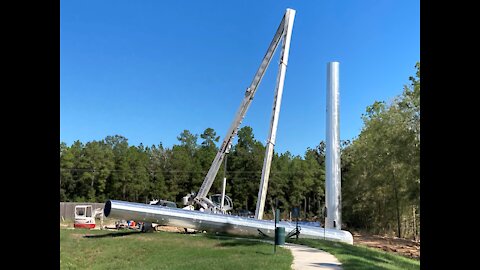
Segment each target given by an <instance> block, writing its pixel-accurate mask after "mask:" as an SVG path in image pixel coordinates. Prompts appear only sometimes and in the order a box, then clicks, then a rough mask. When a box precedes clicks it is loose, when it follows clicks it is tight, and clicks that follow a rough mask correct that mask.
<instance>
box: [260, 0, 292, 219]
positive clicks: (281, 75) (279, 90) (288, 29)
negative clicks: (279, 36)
mask: <svg viewBox="0 0 480 270" xmlns="http://www.w3.org/2000/svg"><path fill="white" fill-rule="evenodd" d="M285 17H286V18H287V19H286V20H285V25H284V27H285V28H284V29H285V30H284V31H285V32H284V39H283V46H282V53H281V54H280V64H279V67H278V69H279V72H278V77H277V86H276V88H275V98H274V100H273V110H272V120H271V122H270V134H269V136H268V141H267V147H266V149H265V158H264V160H263V168H262V179H261V181H260V188H259V189H258V198H257V207H256V209H255V218H256V219H262V218H263V208H264V207H265V199H266V197H267V188H268V179H269V177H270V166H271V165H272V156H273V147H274V146H275V139H276V137H277V126H278V115H279V114H280V104H281V103H282V94H283V82H284V81H285V73H286V72H287V64H288V53H289V51H290V39H291V38H292V28H293V20H294V18H295V10H292V9H287V13H286V14H285Z"/></svg>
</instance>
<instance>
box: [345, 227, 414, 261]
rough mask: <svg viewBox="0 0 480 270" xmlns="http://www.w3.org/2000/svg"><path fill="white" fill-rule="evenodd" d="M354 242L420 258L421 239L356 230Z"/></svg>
mask: <svg viewBox="0 0 480 270" xmlns="http://www.w3.org/2000/svg"><path fill="white" fill-rule="evenodd" d="M352 235H353V243H354V244H359V245H364V246H368V247H371V248H377V249H381V250H384V251H386V252H391V253H395V254H398V255H402V256H405V257H408V258H413V259H420V241H414V240H409V239H403V238H397V237H387V236H380V235H368V234H365V233H358V232H354V233H352Z"/></svg>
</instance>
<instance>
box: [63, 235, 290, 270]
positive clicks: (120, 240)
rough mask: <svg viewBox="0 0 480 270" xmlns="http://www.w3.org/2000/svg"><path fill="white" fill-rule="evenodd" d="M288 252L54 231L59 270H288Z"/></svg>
mask: <svg viewBox="0 0 480 270" xmlns="http://www.w3.org/2000/svg"><path fill="white" fill-rule="evenodd" d="M292 261H293V257H292V255H291V253H290V251H288V250H285V249H278V248H277V253H276V254H273V246H272V245H271V244H267V243H262V242H258V241H249V240H246V239H224V238H221V237H215V236H212V235H205V234H178V233H168V232H155V233H139V232H136V231H119V232H113V231H97V230H94V231H90V230H83V229H75V230H68V229H60V268H61V269H188V270H191V269H208V270H212V269H232V270H233V269H290V266H291V264H292Z"/></svg>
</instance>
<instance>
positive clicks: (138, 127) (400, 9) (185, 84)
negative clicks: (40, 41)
mask: <svg viewBox="0 0 480 270" xmlns="http://www.w3.org/2000/svg"><path fill="white" fill-rule="evenodd" d="M286 8H293V9H295V10H296V16H295V22H294V26H293V33H292V41H291V48H290V57H289V63H288V68H287V73H286V78H285V87H284V93H283V99H282V105H281V111H280V118H279V124H278V131H277V141H276V146H275V151H277V152H285V151H287V150H288V151H290V152H291V153H293V154H296V155H297V154H298V155H303V154H304V152H305V150H306V149H307V147H315V146H316V145H318V143H319V142H320V141H321V140H324V139H325V122H326V108H325V104H326V65H327V63H328V62H330V61H339V62H340V137H341V139H353V138H355V137H356V136H358V134H359V133H360V130H361V128H362V125H363V123H362V120H361V118H360V117H361V115H362V113H364V112H365V108H366V106H368V105H370V104H372V103H373V102H374V101H375V100H379V101H380V100H386V101H388V100H390V99H392V98H393V97H394V96H396V95H399V94H401V92H402V89H403V85H405V84H408V83H409V81H408V77H409V76H412V75H414V74H415V68H414V65H415V63H416V62H417V61H419V60H420V3H419V0H415V1H410V0H408V1H403V0H396V1H393V0H392V1H389V0H376V1H374V0H363V1H333V0H331V1H278V0H277V1H208V0H205V1H65V0H63V1H61V2H60V140H61V141H63V142H66V143H67V144H69V145H70V144H71V143H73V142H74V141H75V140H80V141H82V142H88V141H92V140H101V139H103V138H105V137H106V136H107V135H115V134H119V135H123V136H125V137H126V138H128V140H129V143H130V144H133V145H138V144H140V143H143V144H144V145H152V144H159V143H160V142H162V143H163V145H164V146H167V147H171V146H172V145H173V144H176V143H178V141H177V139H176V137H177V136H178V135H179V134H180V133H181V132H182V131H183V130H184V129H188V130H190V131H191V132H192V133H196V134H201V133H202V132H203V130H205V129H206V128H208V127H211V128H213V129H214V130H215V131H216V132H217V135H220V137H221V139H220V140H222V139H223V137H224V136H225V133H226V131H227V129H228V128H229V126H230V124H231V122H232V120H233V117H234V114H235V112H236V110H237V108H238V106H239V105H240V102H241V100H242V98H243V95H244V91H245V89H246V87H247V86H249V84H250V82H251V80H252V79H253V75H254V74H255V72H256V70H257V68H258V66H259V64H260V61H261V60H262V58H263V56H264V54H265V52H266V49H267V47H268V45H269V44H270V41H271V40H272V38H273V35H274V34H275V31H276V29H277V27H278V24H279V23H280V20H281V18H282V16H283V14H284V12H285V9H286ZM279 52H280V50H277V52H276V54H275V58H274V59H273V61H272V62H271V64H270V66H269V68H268V70H267V73H266V75H265V77H264V79H263V81H262V83H261V84H260V86H259V88H258V90H257V94H256V95H255V99H254V100H253V102H252V105H251V106H250V109H249V111H248V112H247V115H246V117H245V119H244V121H243V123H242V126H245V125H249V126H251V127H252V128H253V131H254V134H255V138H256V139H257V140H259V141H261V142H262V143H265V141H266V138H267V136H268V128H269V123H270V117H271V110H272V103H273V94H274V87H275V81H276V75H277V71H278V56H279ZM199 142H200V138H199Z"/></svg>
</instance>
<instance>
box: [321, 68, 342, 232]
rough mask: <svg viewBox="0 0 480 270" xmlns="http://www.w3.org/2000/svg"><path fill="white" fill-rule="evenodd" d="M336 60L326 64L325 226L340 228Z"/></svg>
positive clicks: (338, 117)
mask: <svg viewBox="0 0 480 270" xmlns="http://www.w3.org/2000/svg"><path fill="white" fill-rule="evenodd" d="M339 65H340V63H338V62H329V63H328V64H327V130H326V133H327V142H326V157H325V158H326V160H325V167H326V170H325V176H326V179H325V206H326V208H327V209H326V210H327V212H326V218H325V228H328V229H338V230H341V229H342V217H341V214H342V211H341V194H342V193H341V181H340V180H341V172H340V128H339V127H340V114H339V112H340V94H339Z"/></svg>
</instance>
